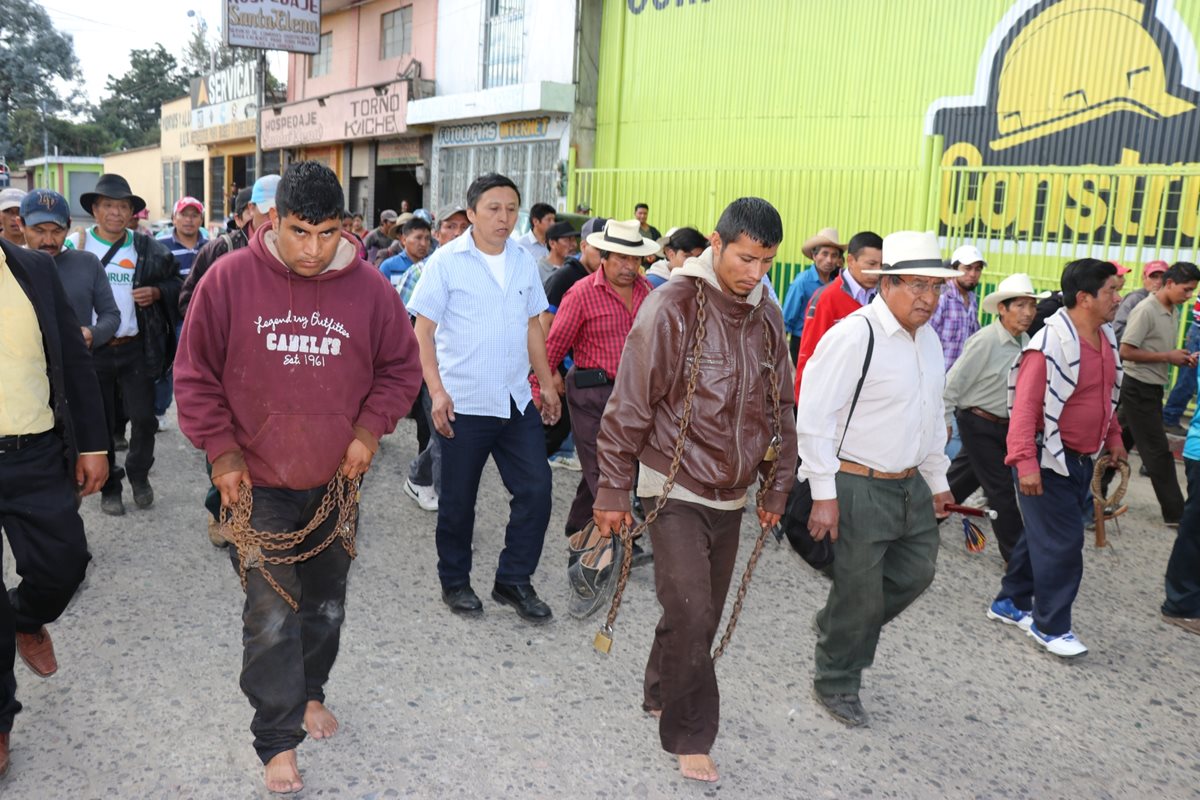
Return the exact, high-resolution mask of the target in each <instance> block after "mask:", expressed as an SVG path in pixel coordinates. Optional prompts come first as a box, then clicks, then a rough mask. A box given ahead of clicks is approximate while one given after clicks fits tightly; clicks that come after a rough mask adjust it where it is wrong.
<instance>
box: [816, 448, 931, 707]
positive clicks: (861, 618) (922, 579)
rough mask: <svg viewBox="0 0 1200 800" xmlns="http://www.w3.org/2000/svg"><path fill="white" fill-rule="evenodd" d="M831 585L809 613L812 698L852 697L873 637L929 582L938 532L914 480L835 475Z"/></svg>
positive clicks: (920, 481)
mask: <svg viewBox="0 0 1200 800" xmlns="http://www.w3.org/2000/svg"><path fill="white" fill-rule="evenodd" d="M837 495H838V508H839V513H840V518H839V521H838V539H837V541H836V542H834V545H833V553H834V560H833V565H832V567H831V570H832V575H831V576H832V578H833V583H832V585H831V586H830V587H829V598H828V600H826V602H825V607H824V608H823V609H821V611H820V612H818V614H817V627H818V630H819V634H818V637H817V651H816V675H815V677H814V679H813V685H814V686H815V688H816V691H817V693H818V694H821V695H832V694H858V691H859V687H860V686H861V684H862V671H863V670H864V669H866V668H867V667H869V666H871V664H872V663H873V662H874V661H875V647H876V645H878V644H879V631H880V630H881V629H882V628H883V626H884V625H885V624H887V623H888V622H890V621H891V620H892V619H894V618H895V617H896V615H898V614H899V613H900V612H901V611H903V610H904V609H906V608H908V606H909V604H911V603H912V601H913V600H916V599H917V597H918V596H919V595H920V594H921V592H923V591H925V587H927V586H929V584H930V583H932V582H933V574H934V569H935V566H936V564H937V552H938V544H939V538H938V528H937V522H936V521H935V520H934V516H933V498H932V496H931V495H930V492H929V486H928V485H927V484H926V483H925V479H924V478H922V477H921V476H920V475H919V474H918V475H914V476H913V477H911V478H907V479H905V480H898V481H889V480H881V479H878V478H865V477H860V476H858V475H848V474H846V473H844V472H839V473H838V475H837Z"/></svg>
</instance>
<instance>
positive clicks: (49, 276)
mask: <svg viewBox="0 0 1200 800" xmlns="http://www.w3.org/2000/svg"><path fill="white" fill-rule="evenodd" d="M0 248H3V250H4V258H5V260H6V261H7V262H8V269H9V270H10V271H11V272H12V274H13V277H15V278H16V279H17V283H18V284H20V286H21V288H22V289H24V290H25V294H26V296H27V297H28V298H29V302H31V303H32V304H33V310H34V313H35V314H37V319H38V326H39V327H40V328H41V330H42V347H43V348H44V349H45V351H46V370H47V372H48V374H49V376H50V405H51V406H52V407H53V408H54V425H55V430H56V431H57V432H58V434H59V436H61V437H62V441H63V445H64V446H65V448H66V452H67V459H68V462H69V464H70V469H71V470H72V471H74V468H75V467H74V461H75V457H76V456H77V455H78V454H79V453H92V452H102V451H105V450H107V449H108V431H107V426H106V425H105V423H104V404H103V402H102V401H101V399H100V383H99V382H98V381H97V380H96V370H95V368H94V367H93V365H92V354H91V353H90V352H88V349H87V345H85V344H84V343H83V334H82V333H81V332H80V330H79V322H78V320H76V319H75V313H74V312H73V311H71V306H70V304H69V303H68V302H67V295H66V292H64V291H63V287H62V281H60V280H59V277H58V270H57V269H56V268H55V266H54V260H53V259H51V258H50V256H48V255H46V254H45V253H41V252H38V251H35V250H26V249H24V248H22V247H16V246H15V245H11V244H9V243H8V242H6V241H2V240H0Z"/></svg>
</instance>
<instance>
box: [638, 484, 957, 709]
mask: <svg viewBox="0 0 1200 800" xmlns="http://www.w3.org/2000/svg"><path fill="white" fill-rule="evenodd" d="M836 481H837V496H838V509H839V520H838V538H837V541H835V542H834V543H833V556H834V558H833V565H832V567H831V570H830V574H831V576H832V578H833V582H832V583H831V584H830V586H829V598H828V599H827V600H826V601H825V607H824V608H823V609H821V610H820V611H819V612H818V613H817V629H818V631H819V633H818V636H817V649H816V674H815V676H814V679H813V686H814V688H815V689H816V691H817V693H818V694H821V695H825V696H828V695H833V694H858V691H859V689H860V687H861V686H862V671H863V670H864V669H866V668H867V667H869V666H871V664H873V663H874V662H875V648H876V647H877V646H878V645H879V634H880V631H882V629H883V626H884V625H886V624H887V623H889V622H891V621H892V620H893V619H895V618H896V616H897V615H899V614H900V612H901V611H903V610H904V609H906V608H908V607H909V605H911V604H912V602H913V601H914V600H916V599H917V597H919V596H920V594H921V592H923V591H925V589H926V588H927V587H928V586H929V584H930V583H932V582H933V574H934V571H935V569H936V566H937V552H938V544H939V537H938V529H937V522H936V520H935V519H934V517H933V497H932V495H930V493H929V486H928V484H926V483H925V479H924V478H922V477H921V476H920V475H914V476H913V477H911V478H906V479H904V480H898V481H890V480H881V479H879V478H866V477H862V476H859V475H848V474H846V473H844V472H839V473H838V474H837V478H836ZM656 555H657V554H656ZM656 568H657V567H656Z"/></svg>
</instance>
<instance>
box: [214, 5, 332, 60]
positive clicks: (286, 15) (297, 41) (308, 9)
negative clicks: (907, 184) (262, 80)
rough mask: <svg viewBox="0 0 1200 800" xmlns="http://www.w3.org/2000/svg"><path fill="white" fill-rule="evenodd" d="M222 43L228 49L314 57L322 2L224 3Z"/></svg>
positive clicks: (319, 30) (319, 34) (318, 48)
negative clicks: (302, 54)
mask: <svg viewBox="0 0 1200 800" xmlns="http://www.w3.org/2000/svg"><path fill="white" fill-rule="evenodd" d="M223 10H224V14H223V22H224V26H223V27H224V29H225V43H226V44H227V45H230V46H231V47H255V48H258V49H259V50H286V51H288V52H291V53H317V52H319V51H320V49H321V0H225V1H224V3H223Z"/></svg>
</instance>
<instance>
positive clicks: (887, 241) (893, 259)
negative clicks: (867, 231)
mask: <svg viewBox="0 0 1200 800" xmlns="http://www.w3.org/2000/svg"><path fill="white" fill-rule="evenodd" d="M863 273H864V274H866V275H923V276H924V277H926V278H960V277H962V273H961V272H959V271H958V270H956V269H950V268H948V267H947V266H946V262H944V261H942V251H941V249H940V248H939V247H938V240H937V236H936V235H935V234H934V233H933V231H926V232H925V233H921V232H919V231H897V232H896V233H889V234H888V235H887V236H885V237H883V269H866V270H863Z"/></svg>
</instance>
